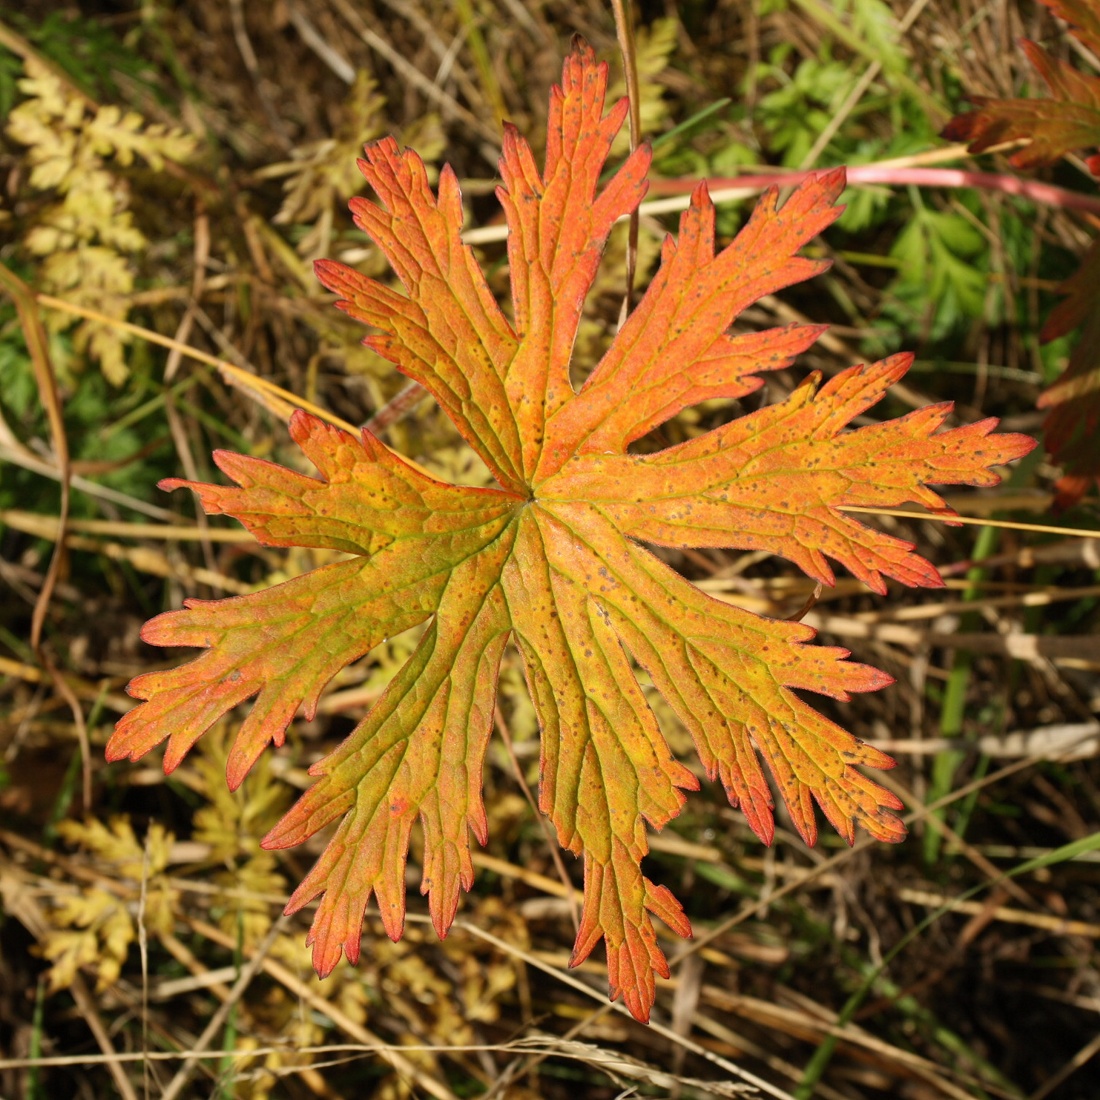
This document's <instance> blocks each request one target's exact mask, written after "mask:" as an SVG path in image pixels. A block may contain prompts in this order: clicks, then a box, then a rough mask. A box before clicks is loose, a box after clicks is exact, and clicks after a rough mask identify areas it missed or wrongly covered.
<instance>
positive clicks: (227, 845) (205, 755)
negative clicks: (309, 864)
mask: <svg viewBox="0 0 1100 1100" xmlns="http://www.w3.org/2000/svg"><path fill="white" fill-rule="evenodd" d="M228 751H229V742H228V738H227V736H226V730H225V728H224V727H221V728H219V729H217V730H212V731H211V732H210V733H209V734H208V735H207V736H206V737H204V738H203V740H202V743H201V745H200V748H199V751H198V753H197V756H196V758H195V766H196V769H197V771H198V774H199V789H200V790H201V792H202V793H203V795H204V796H205V797H206V798H207V799H208V802H207V805H205V806H201V807H199V809H197V810H196V811H195V813H194V816H193V818H192V821H193V824H194V839H195V840H196V841H198V842H199V843H200V844H208V845H209V846H210V859H211V862H212V863H213V864H215V865H221V866H222V867H223V868H224V869H223V870H219V871H217V872H216V873H215V874H214V882H215V883H216V884H217V886H218V887H219V892H218V893H217V894H216V895H214V899H213V904H214V907H215V908H216V909H217V910H219V920H218V923H219V924H220V925H221V927H222V929H223V930H224V931H225V932H226V933H228V934H229V935H231V936H234V937H236V936H238V935H240V937H241V939H242V941H243V946H244V947H245V949H246V950H247V949H249V948H251V947H254V946H256V944H258V943H259V942H260V940H262V939H263V937H264V936H265V935H266V934H267V931H268V929H269V928H270V927H271V913H272V909H273V906H272V903H271V901H270V897H271V896H272V895H274V896H276V897H284V896H285V895H286V891H287V884H286V879H285V878H284V877H283V876H282V874H280V873H279V871H278V857H277V856H276V855H275V853H273V852H267V851H265V850H264V849H263V848H261V847H260V838H261V837H262V836H263V835H264V834H265V833H266V832H267V831H268V830H269V829H270V828H271V826H272V825H274V824H275V822H276V821H278V820H279V818H280V817H281V816H282V814H283V810H284V809H285V808H286V805H287V801H288V792H287V789H286V787H285V785H284V784H282V783H280V782H278V780H276V779H275V777H274V776H273V775H272V772H271V757H270V756H263V757H261V758H260V761H259V763H257V765H256V766H255V767H254V768H253V769H252V772H251V773H250V774H249V776H248V778H247V779H246V780H245V784H244V786H243V787H242V788H240V789H239V790H236V791H231V790H229V788H228V787H227V786H226V784H225V767H226V759H227V756H228Z"/></svg>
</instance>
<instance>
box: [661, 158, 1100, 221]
mask: <svg viewBox="0 0 1100 1100" xmlns="http://www.w3.org/2000/svg"><path fill="white" fill-rule="evenodd" d="M812 175H814V173H813V172H774V173H768V174H766V175H758V176H722V177H708V179H707V183H708V184H709V185H710V186H711V187H714V188H718V187H746V188H757V187H758V188H761V189H763V188H765V187H788V186H790V185H792V184H796V183H801V182H802V180H804V179H806V178H807V177H808V176H812ZM698 182H699V181H698V180H690V179H655V180H650V183H649V193H650V194H651V195H662V194H664V195H678V194H680V193H682V192H685V191H690V190H691V189H692V188H693V187H695V185H696V184H697V183H698ZM848 182H849V183H850V184H860V183H885V184H892V185H894V186H900V185H904V184H909V183H911V184H916V185H917V186H918V187H979V188H982V189H984V190H986V191H1001V192H1003V193H1004V194H1006V195H1019V196H1021V197H1022V198H1025V199H1030V200H1031V201H1032V202H1038V203H1042V204H1043V205H1045V206H1059V207H1062V208H1064V209H1067V210H1084V211H1086V212H1087V213H1090V214H1095V215H1097V216H1100V196H1096V195H1084V194H1082V193H1081V192H1080V191H1069V190H1067V189H1066V188H1064V187H1055V186H1054V185H1053V184H1049V183H1041V182H1040V181H1038V180H1028V179H1020V178H1019V177H1018V176H1008V175H995V174H994V173H992V172H970V171H967V170H966V169H964V168H888V167H880V166H878V165H874V164H856V165H853V166H852V167H851V168H849V169H848Z"/></svg>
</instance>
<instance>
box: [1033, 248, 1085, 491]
mask: <svg viewBox="0 0 1100 1100" xmlns="http://www.w3.org/2000/svg"><path fill="white" fill-rule="evenodd" d="M1098 288H1100V238H1098V239H1096V240H1094V241H1093V242H1092V244H1091V245H1090V246H1089V250H1088V251H1087V252H1086V253H1085V256H1084V259H1083V260H1082V261H1081V266H1080V268H1079V269H1078V270H1077V271H1076V272H1074V274H1073V275H1071V276H1070V277H1069V278H1068V279H1067V280H1066V281H1065V282H1064V283H1063V284H1062V285H1061V287H1059V290H1060V291H1061V293H1062V294H1064V295H1066V298H1065V300H1064V301H1062V302H1061V303H1060V304H1059V305H1057V306H1056V307H1055V308H1054V309H1053V310H1052V311H1051V314H1050V316H1049V317H1048V318H1047V321H1046V324H1045V325H1043V329H1042V332H1041V333H1040V338H1041V339H1042V340H1044V341H1046V340H1053V339H1055V338H1056V337H1058V336H1064V335H1065V334H1066V333H1067V332H1071V331H1072V330H1073V329H1075V328H1078V327H1080V329H1081V334H1080V337H1079V339H1078V341H1077V346H1076V347H1075V348H1074V349H1073V352H1072V353H1071V355H1070V357H1069V363H1068V364H1067V366H1066V369H1065V371H1064V372H1063V374H1062V376H1061V378H1059V379H1058V381H1057V382H1055V383H1054V384H1053V385H1052V386H1050V387H1049V388H1048V389H1047V390H1045V391H1044V392H1043V393H1041V394H1040V395H1039V401H1038V405H1039V408H1041V409H1049V410H1050V411H1049V413H1048V414H1047V418H1046V422H1045V424H1044V428H1045V442H1046V446H1047V449H1048V450H1049V451H1050V453H1051V457H1052V458H1054V460H1055V461H1056V462H1058V463H1059V464H1061V465H1062V466H1063V467H1064V469H1065V471H1066V472H1065V474H1064V475H1063V476H1062V477H1060V478H1059V479H1058V481H1057V482H1056V483H1055V507H1056V508H1057V509H1058V510H1059V511H1064V510H1065V509H1067V508H1069V507H1072V506H1073V505H1074V504H1076V503H1077V502H1078V501H1079V500H1080V499H1081V498H1082V497H1083V496H1084V495H1085V493H1086V492H1087V491H1088V490H1089V488H1090V487H1091V486H1092V485H1098V484H1100V447H1097V445H1096V440H1097V436H1098V434H1100V293H1098Z"/></svg>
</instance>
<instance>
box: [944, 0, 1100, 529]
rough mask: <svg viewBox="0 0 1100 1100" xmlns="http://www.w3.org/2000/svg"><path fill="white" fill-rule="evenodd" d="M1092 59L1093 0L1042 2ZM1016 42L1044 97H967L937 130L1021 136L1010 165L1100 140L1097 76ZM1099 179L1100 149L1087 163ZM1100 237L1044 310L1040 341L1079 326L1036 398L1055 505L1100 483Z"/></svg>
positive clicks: (973, 146)
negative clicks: (1062, 366)
mask: <svg viewBox="0 0 1100 1100" xmlns="http://www.w3.org/2000/svg"><path fill="white" fill-rule="evenodd" d="M1041 2H1042V3H1043V4H1044V5H1045V6H1046V7H1047V8H1049V9H1050V10H1051V12H1053V13H1054V14H1055V15H1056V16H1058V17H1059V18H1060V19H1064V20H1065V21H1066V22H1067V23H1068V24H1069V28H1070V33H1071V34H1073V35H1074V36H1075V37H1076V38H1077V39H1078V41H1080V42H1081V44H1082V45H1083V46H1084V47H1086V49H1088V50H1090V51H1092V55H1093V56H1094V57H1096V56H1098V55H1100V0H1041ZM1020 47H1021V48H1022V49H1023V51H1024V53H1026V54H1027V57H1028V59H1029V60H1030V61H1031V63H1032V65H1033V66H1034V67H1035V68H1036V69H1037V70H1038V72H1039V74H1040V75H1041V76H1042V77H1043V79H1044V80H1045V81H1046V84H1047V86H1048V88H1049V89H1050V92H1051V98H1049V99H990V98H988V97H984V96H971V97H970V99H971V102H973V103H974V104H976V105H977V106H978V110H976V111H968V112H966V113H965V114H961V115H957V116H956V117H955V118H953V119H952V120H951V121H950V122H949V123H948V124H947V127H946V128H945V129H944V131H943V136H944V137H946V138H948V139H949V140H951V141H966V142H969V143H970V152H972V153H981V152H984V151H985V150H986V149H989V148H991V147H992V146H995V145H999V144H1001V143H1002V142H1012V141H1025V142H1026V144H1025V145H1024V147H1023V148H1022V149H1020V150H1018V151H1017V152H1015V153H1013V154H1012V155H1011V156H1010V157H1009V158H1008V159H1009V162H1010V163H1011V164H1014V165H1015V166H1016V167H1017V168H1023V169H1029V168H1036V167H1039V166H1042V165H1047V164H1053V163H1054V162H1055V161H1057V160H1059V159H1060V158H1061V157H1063V156H1065V155H1066V154H1067V153H1072V152H1074V151H1075V150H1077V149H1085V148H1088V149H1095V148H1096V147H1097V146H1100V76H1093V75H1091V74H1089V73H1084V72H1081V71H1080V70H1079V69H1076V68H1074V66H1072V65H1070V64H1068V63H1067V62H1065V61H1061V60H1059V59H1058V58H1055V57H1052V56H1051V55H1050V54H1048V53H1047V52H1046V51H1045V50H1044V49H1043V48H1042V47H1041V46H1039V45H1037V44H1036V43H1035V42H1029V41H1027V40H1023V41H1021V42H1020ZM1086 163H1087V165H1088V167H1089V170H1090V171H1091V172H1092V173H1093V175H1095V176H1097V177H1100V153H1097V154H1095V155H1093V156H1091V157H1089V158H1088V160H1087V161H1086ZM1098 277H1100V242H1096V241H1094V242H1093V245H1092V247H1091V248H1090V249H1089V251H1088V252H1087V253H1086V254H1085V258H1084V260H1083V261H1082V263H1081V267H1080V269H1079V270H1078V271H1077V272H1076V273H1075V274H1074V275H1072V276H1071V277H1070V278H1069V279H1067V280H1066V281H1065V282H1064V283H1063V284H1062V285H1061V286H1060V287H1059V292H1060V293H1061V294H1063V295H1065V296H1066V298H1065V301H1063V302H1062V303H1061V304H1060V305H1058V306H1057V307H1056V308H1055V309H1054V311H1053V312H1052V313H1051V315H1050V317H1049V318H1048V320H1047V323H1046V324H1045V325H1044V326H1043V330H1042V332H1041V333H1040V339H1041V340H1043V341H1048V340H1053V339H1054V338H1055V337H1058V336H1064V335H1065V334H1066V333H1068V332H1071V331H1072V330H1073V329H1075V328H1077V327H1079V326H1081V334H1080V337H1079V339H1078V342H1077V346H1076V347H1075V349H1074V351H1073V353H1072V355H1071V356H1070V360H1069V363H1068V365H1067V367H1066V370H1065V372H1064V374H1063V375H1062V377H1061V378H1059V379H1058V381H1057V382H1055V383H1054V385H1053V386H1051V387H1050V388H1049V389H1047V390H1046V391H1045V392H1044V393H1042V394H1041V395H1040V397H1039V401H1038V405H1039V408H1041V409H1049V410H1050V412H1049V414H1048V415H1047V419H1046V422H1045V424H1044V428H1045V443H1046V446H1047V450H1048V451H1050V454H1051V457H1052V458H1053V459H1054V461H1055V462H1057V463H1058V464H1059V465H1061V466H1062V467H1063V468H1064V470H1065V473H1064V475H1063V476H1062V477H1061V478H1059V480H1058V482H1057V483H1056V486H1055V508H1056V510H1058V511H1063V510H1065V509H1066V508H1069V507H1071V506H1072V505H1074V504H1076V503H1077V502H1078V501H1079V500H1080V499H1081V497H1083V496H1084V495H1085V493H1086V492H1087V491H1088V489H1089V487H1090V486H1091V485H1094V484H1100V446H1098V445H1097V432H1098V430H1100V278H1098Z"/></svg>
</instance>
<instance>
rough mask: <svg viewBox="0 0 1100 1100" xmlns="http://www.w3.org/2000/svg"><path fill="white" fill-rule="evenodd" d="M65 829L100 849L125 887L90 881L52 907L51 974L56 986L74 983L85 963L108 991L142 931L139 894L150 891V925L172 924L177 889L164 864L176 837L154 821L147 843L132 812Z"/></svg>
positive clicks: (103, 865)
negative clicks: (131, 817)
mask: <svg viewBox="0 0 1100 1100" xmlns="http://www.w3.org/2000/svg"><path fill="white" fill-rule="evenodd" d="M59 832H60V833H61V835H62V837H63V838H64V839H65V840H67V841H68V842H69V843H70V844H73V845H75V846H76V847H79V848H82V849H84V851H85V852H87V853H88V854H90V855H92V856H94V857H95V861H96V866H97V867H98V868H99V869H100V870H101V871H102V872H104V873H108V874H111V875H112V876H114V879H115V881H117V883H118V885H119V887H120V888H121V889H120V890H119V891H118V892H117V893H116V892H114V891H112V890H108V889H105V888H104V887H100V886H89V887H86V888H84V889H83V890H81V891H80V893H78V894H74V895H71V896H69V897H66V898H63V899H62V901H61V902H60V903H59V904H58V905H57V907H56V908H54V909H53V910H52V911H51V912H50V914H49V920H50V924H51V928H50V931H49V932H48V933H47V935H46V937H45V939H44V941H43V944H42V954H43V955H44V956H45V957H46V958H47V959H49V960H50V961H51V962H52V963H53V965H52V966H51V967H50V970H49V973H48V975H47V976H48V980H49V988H50V992H51V993H52V992H56V991H57V990H59V989H64V988H66V987H67V986H70V985H72V983H73V979H74V978H75V977H76V974H77V972H78V971H79V970H80V969H81V968H82V967H86V968H88V969H90V970H92V971H93V972H94V973H95V975H96V988H97V990H99V991H102V990H104V989H107V988H108V987H109V986H111V985H113V984H114V982H116V981H117V980H118V976H119V974H120V973H121V970H122V964H123V963H124V962H125V961H126V954H127V952H128V950H129V948H130V945H131V944H132V943H133V942H134V940H135V939H136V938H137V923H136V917H137V913H138V907H139V904H140V902H139V901H138V897H139V896H142V897H143V898H144V913H143V920H144V924H145V927H146V928H147V929H149V930H150V931H151V932H153V933H161V934H163V933H166V932H169V931H171V928H172V922H173V918H172V911H173V905H174V901H175V891H173V890H172V888H171V886H170V885H169V883H168V880H167V878H166V877H165V874H164V871H165V868H166V867H167V866H168V855H169V852H170V850H171V847H172V843H173V841H174V839H175V838H174V837H173V836H172V834H171V833H169V832H167V831H165V829H164V828H163V827H162V826H160V825H152V826H150V828H149V832H148V834H147V835H146V838H145V843H144V844H142V843H141V842H139V840H138V838H137V837H136V836H135V834H134V830H133V826H132V825H131V824H130V821H129V819H128V818H125V817H114V818H112V819H111V820H110V821H109V822H107V823H106V824H105V823H104V822H102V821H97V820H95V819H90V820H88V821H86V822H79V821H63V822H62V823H61V825H60V826H59Z"/></svg>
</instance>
